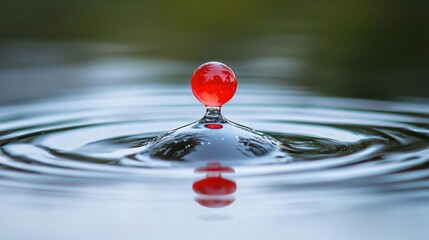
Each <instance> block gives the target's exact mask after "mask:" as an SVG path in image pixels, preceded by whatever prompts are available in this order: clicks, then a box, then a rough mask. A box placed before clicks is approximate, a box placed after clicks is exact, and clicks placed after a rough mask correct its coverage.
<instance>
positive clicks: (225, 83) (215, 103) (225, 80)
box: [191, 62, 237, 107]
mask: <svg viewBox="0 0 429 240" xmlns="http://www.w3.org/2000/svg"><path fill="white" fill-rule="evenodd" d="M191 86H192V92H193V93H194V95H195V97H196V98H197V99H198V100H199V101H200V102H202V103H203V104H204V105H206V106H207V107H221V106H222V105H223V104H225V103H226V102H228V101H229V100H230V99H231V98H232V97H233V96H234V94H235V90H236V89H237V78H236V77H235V74H234V72H233V71H232V70H231V68H229V67H228V66H226V65H225V64H223V63H220V62H208V63H204V64H203V65H201V66H199V67H198V68H197V70H195V72H194V75H192V80H191Z"/></svg>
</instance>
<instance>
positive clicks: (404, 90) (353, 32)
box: [0, 0, 429, 98]
mask: <svg viewBox="0 0 429 240" xmlns="http://www.w3.org/2000/svg"><path fill="white" fill-rule="evenodd" d="M428 9H429V1H423V0H421V1H417V0H410V1H405V0H404V1H392V0H373V1H371V0H359V1H358V0H351V1H338V0H327V1H315V0H312V1H309V0H301V1H290V0H285V1H282V0H228V1H227V0H217V1H202V0H187V1H176V0H169V1H163V0H121V1H119V0H115V1H113V0H103V1H101V0H85V1H83V0H70V1H64V0H63V1H59V0H37V1H30V0H13V1H5V2H3V3H2V8H1V10H0V19H1V21H0V32H1V38H2V39H3V40H6V39H9V40H16V39H18V40H20V39H30V40H50V41H61V40H67V41H70V40H91V41H104V42H106V41H107V42H122V43H128V44H133V45H136V46H139V47H141V49H144V51H146V52H147V53H148V54H156V55H159V56H164V57H168V58H180V59H194V60H202V61H204V60H207V59H237V58H238V59H242V58H243V59H246V58H252V57H287V58H295V59H299V60H300V61H302V62H303V63H304V66H305V68H304V71H303V72H302V74H300V75H299V76H297V79H296V80H298V81H300V82H301V83H305V84H306V85H309V86H311V87H314V88H316V89H319V90H321V91H324V92H327V93H331V94H335V95H347V96H358V97H376V98H377V97H384V96H389V95H423V96H429V93H427V90H426V88H427V87H428V86H429V84H428V80H427V79H428V77H429V47H428V43H429V14H428Z"/></svg>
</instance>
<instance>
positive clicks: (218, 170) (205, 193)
mask: <svg viewBox="0 0 429 240" xmlns="http://www.w3.org/2000/svg"><path fill="white" fill-rule="evenodd" d="M195 172H203V173H206V177H205V178H204V179H201V180H198V181H196V182H194V184H193V185H192V189H193V190H194V192H195V193H197V194H198V197H196V198H195V201H196V202H198V203H199V204H200V205H202V206H204V207H210V208H220V207H226V206H228V205H231V204H232V203H233V202H234V201H235V197H234V196H233V195H232V194H233V193H234V192H235V191H236V190H237V184H236V183H235V182H234V181H232V180H230V179H227V178H223V177H222V173H233V172H234V169H232V168H230V167H224V166H222V165H221V164H220V163H216V162H214V163H208V164H207V166H205V167H200V168H197V169H195Z"/></svg>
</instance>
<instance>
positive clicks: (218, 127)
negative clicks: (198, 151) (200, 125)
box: [204, 123, 223, 129]
mask: <svg viewBox="0 0 429 240" xmlns="http://www.w3.org/2000/svg"><path fill="white" fill-rule="evenodd" d="M204 127H206V128H210V129H221V128H223V126H222V124H217V123H208V124H206V125H204Z"/></svg>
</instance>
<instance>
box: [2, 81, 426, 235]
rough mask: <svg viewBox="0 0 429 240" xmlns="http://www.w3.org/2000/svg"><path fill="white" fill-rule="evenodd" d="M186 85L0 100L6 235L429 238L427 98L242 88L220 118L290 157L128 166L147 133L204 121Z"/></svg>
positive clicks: (262, 86)
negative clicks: (428, 231)
mask: <svg viewBox="0 0 429 240" xmlns="http://www.w3.org/2000/svg"><path fill="white" fill-rule="evenodd" d="M244 79H246V78H244ZM184 81H186V84H185V83H184V84H181V85H177V84H157V83H146V84H134V85H133V84H122V85H116V86H111V87H97V88H91V89H89V90H88V89H86V90H82V91H78V92H74V93H69V94H67V95H63V96H61V97H54V98H48V99H42V100H37V101H31V102H23V103H20V104H9V105H3V106H2V107H1V108H0V122H1V123H0V146H1V148H0V149H1V154H0V178H1V180H0V196H1V197H0V202H1V204H0V209H1V212H2V214H1V217H0V222H1V225H0V230H1V231H2V232H3V233H2V236H4V237H5V239H76V238H85V237H87V238H88V237H89V236H91V237H90V238H96V239H115V238H125V239H143V238H149V239H166V238H169V239H171V237H168V236H171V234H174V236H175V237H174V239H219V238H224V237H225V238H227V239H229V238H235V239H260V238H262V237H269V239H284V238H285V237H288V238H292V239H344V238H347V239H362V238H363V239H379V238H376V237H374V236H383V237H385V239H404V238H403V236H404V234H406V236H407V239H424V235H422V233H423V232H424V231H423V229H424V227H423V225H424V223H427V220H425V219H427V217H428V216H429V211H428V210H429V208H428V207H429V205H428V204H427V203H426V202H427V201H428V200H429V191H428V190H429V181H428V179H429V171H428V170H427V166H428V165H427V164H428V161H429V125H428V124H429V108H428V105H427V102H424V101H423V100H421V101H420V102H418V101H405V100H404V101H375V100H358V99H348V98H335V97H326V96H322V95H319V94H316V93H313V92H310V91H308V90H305V88H300V87H297V86H278V85H275V84H267V83H264V82H263V81H262V80H261V81H260V83H259V84H257V83H253V84H252V83H250V81H249V82H247V83H246V81H243V82H244V83H243V82H240V83H239V89H238V92H237V94H236V96H235V97H234V99H233V100H232V101H231V102H230V103H228V104H227V105H225V106H224V108H223V113H224V115H225V116H226V117H227V118H228V119H230V120H233V121H234V122H237V123H240V124H244V125H246V126H250V127H252V128H255V129H257V130H259V131H262V132H264V133H267V134H269V135H271V136H272V137H274V138H275V139H277V140H278V141H280V142H282V143H283V144H284V145H285V146H288V148H289V150H290V153H289V154H290V157H291V159H289V160H288V161H278V160H275V159H274V160H273V159H264V160H261V161H249V162H248V163H247V164H246V162H244V163H243V162H242V161H241V162H240V164H235V163H234V162H233V161H229V160H230V159H225V161H224V162H223V161H222V162H220V163H212V165H213V164H219V165H220V166H223V168H222V169H221V168H219V166H218V167H217V168H216V167H215V170H213V169H212V170H210V166H209V165H207V168H206V169H205V170H204V166H205V165H206V164H207V161H205V160H204V159H202V162H203V163H202V164H194V163H186V162H178V163H177V162H173V163H172V162H169V161H150V160H147V159H146V160H145V159H141V158H136V157H135V156H136V154H138V153H139V152H140V151H141V150H142V148H144V146H145V144H146V143H147V142H148V141H150V140H151V139H152V138H154V137H156V136H158V135H159V134H162V133H164V132H166V131H168V130H171V129H174V128H177V127H180V126H182V125H185V124H187V123H190V122H192V121H195V120H197V119H199V118H200V117H201V116H202V115H203V114H204V108H203V107H202V106H201V105H200V104H199V103H198V102H197V100H195V99H194V97H193V96H192V93H191V91H190V89H189V86H187V81H188V80H187V79H185V80H184ZM198 167H199V168H200V169H199V170H198V169H197V168H198ZM201 167H203V170H201ZM207 179H208V180H207ZM202 180H205V181H203V182H201V181H202ZM205 184H209V185H210V184H212V185H210V186H208V187H207V185H205ZM213 184H214V185H213ZM213 192H215V194H210V193H213ZM213 195H214V196H213ZM213 207H216V208H213ZM412 219H413V221H412V222H410V221H411V220H412ZM414 219H417V220H421V221H417V220H416V221H414ZM334 226H335V227H334ZM11 229H12V230H13V231H10V230H11ZM304 230H305V231H304ZM355 231H356V232H357V234H355V235H354V236H350V233H351V232H355Z"/></svg>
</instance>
